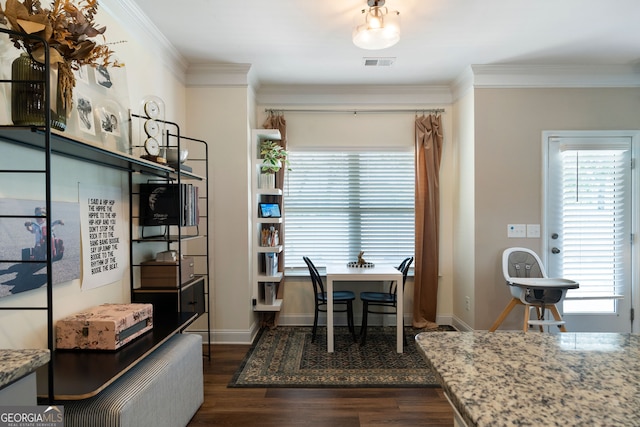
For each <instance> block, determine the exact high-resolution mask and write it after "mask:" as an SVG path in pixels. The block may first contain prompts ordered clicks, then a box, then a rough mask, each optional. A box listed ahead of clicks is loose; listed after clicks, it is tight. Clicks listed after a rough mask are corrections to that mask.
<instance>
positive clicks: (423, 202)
mask: <svg viewBox="0 0 640 427" xmlns="http://www.w3.org/2000/svg"><path fill="white" fill-rule="evenodd" d="M415 144H416V145H415V155H416V156H415V157H416V160H415V161H416V166H415V167H416V190H415V191H416V250H415V258H416V259H415V267H414V271H415V276H414V281H415V282H414V291H413V326H414V327H416V328H433V327H436V326H437V325H436V323H435V321H436V309H437V303H438V252H439V250H438V248H439V245H438V239H439V230H438V227H439V223H440V186H439V180H440V179H439V177H440V160H441V158H442V120H441V116H440V115H437V116H436V115H434V114H430V115H428V116H425V115H422V116H421V117H418V116H416V122H415Z"/></svg>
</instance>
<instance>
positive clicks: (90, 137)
mask: <svg viewBox="0 0 640 427" xmlns="http://www.w3.org/2000/svg"><path fill="white" fill-rule="evenodd" d="M75 76H76V86H75V88H74V91H73V110H72V112H71V116H70V117H69V119H68V121H67V129H66V131H65V133H69V134H70V136H72V137H77V138H79V139H82V140H86V141H89V142H93V143H96V144H100V145H102V146H104V148H106V149H108V150H113V151H120V152H123V153H127V154H131V135H130V132H129V120H130V117H129V108H130V103H129V90H128V87H127V76H126V69H125V67H108V68H106V67H87V66H84V67H82V68H81V69H80V70H76V71H75Z"/></svg>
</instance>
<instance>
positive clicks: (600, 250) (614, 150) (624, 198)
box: [542, 132, 637, 332]
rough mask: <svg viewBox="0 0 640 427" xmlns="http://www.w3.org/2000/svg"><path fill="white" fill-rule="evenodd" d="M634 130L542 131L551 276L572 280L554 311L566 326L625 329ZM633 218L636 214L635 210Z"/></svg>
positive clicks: (628, 306)
mask: <svg viewBox="0 0 640 427" xmlns="http://www.w3.org/2000/svg"><path fill="white" fill-rule="evenodd" d="M635 135H636V134H634V133H631V132H627V133H626V134H625V133H624V132H545V133H544V135H543V139H544V141H543V144H544V146H545V151H546V159H545V160H546V161H545V163H546V173H545V237H544V240H543V242H542V243H543V250H544V255H545V258H546V266H547V273H548V275H549V277H563V278H567V279H572V280H575V281H576V282H578V283H579V284H580V288H579V289H576V290H569V291H568V292H567V297H566V299H565V300H564V302H563V303H562V305H561V307H560V310H561V312H562V313H563V317H564V320H565V321H566V322H567V325H566V326H567V329H568V330H569V331H572V332H631V329H632V326H633V311H632V305H633V304H632V302H633V291H634V288H633V287H632V283H636V285H635V287H636V290H637V280H633V279H634V276H633V274H635V272H634V271H633V270H632V264H633V263H632V259H633V252H632V244H633V232H634V228H636V227H637V224H634V221H633V218H634V215H633V211H634V210H635V203H636V201H634V200H633V199H634V194H633V193H634V192H633V191H632V183H633V180H632V158H633V148H634V147H633V146H634V143H635V141H636V140H637V138H634V136H635ZM635 216H637V215H635Z"/></svg>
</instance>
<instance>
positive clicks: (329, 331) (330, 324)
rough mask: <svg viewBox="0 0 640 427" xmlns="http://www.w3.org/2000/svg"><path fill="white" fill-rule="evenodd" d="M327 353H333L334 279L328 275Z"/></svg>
mask: <svg viewBox="0 0 640 427" xmlns="http://www.w3.org/2000/svg"><path fill="white" fill-rule="evenodd" d="M327 352H329V353H333V277H331V276H329V275H327Z"/></svg>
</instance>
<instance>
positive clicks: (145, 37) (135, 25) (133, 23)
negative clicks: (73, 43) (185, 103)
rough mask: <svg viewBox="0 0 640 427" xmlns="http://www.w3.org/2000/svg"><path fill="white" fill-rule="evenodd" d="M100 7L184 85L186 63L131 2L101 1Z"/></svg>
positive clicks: (124, 0)
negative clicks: (153, 52)
mask: <svg viewBox="0 0 640 427" xmlns="http://www.w3.org/2000/svg"><path fill="white" fill-rule="evenodd" d="M100 7H101V8H102V9H104V10H105V12H107V13H108V14H109V15H110V16H111V17H112V18H113V19H114V20H116V21H117V22H118V23H119V24H120V25H121V26H122V27H123V28H124V29H126V31H128V32H130V33H132V34H133V35H134V37H135V38H136V39H137V41H138V43H139V44H140V45H141V46H150V49H153V50H154V51H155V52H156V54H157V55H158V57H159V58H162V62H163V63H164V64H165V65H166V66H167V67H168V68H169V69H170V70H171V72H172V73H173V74H174V75H175V76H176V78H177V79H178V80H179V81H180V82H182V83H184V81H185V73H186V70H187V66H188V62H187V60H186V59H185V58H184V57H183V56H182V55H181V54H180V52H179V51H178V50H177V49H176V48H175V47H174V46H173V45H172V44H171V42H169V40H168V39H167V38H166V37H165V35H164V34H162V32H161V31H160V30H159V29H158V27H156V26H155V25H154V24H153V23H152V22H151V20H150V19H149V18H148V17H147V15H145V14H144V12H142V10H140V8H139V7H138V5H136V4H135V3H134V2H133V1H132V0H101V1H100Z"/></svg>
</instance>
